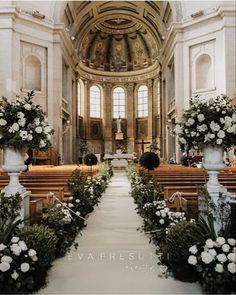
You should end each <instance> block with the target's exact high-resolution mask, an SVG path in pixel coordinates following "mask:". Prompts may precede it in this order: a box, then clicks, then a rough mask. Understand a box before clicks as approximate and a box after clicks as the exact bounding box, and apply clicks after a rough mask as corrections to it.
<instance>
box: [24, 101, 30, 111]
mask: <svg viewBox="0 0 236 295" xmlns="http://www.w3.org/2000/svg"><path fill="white" fill-rule="evenodd" d="M24 108H25V109H26V110H27V111H30V110H31V105H30V104H29V103H26V104H25V105H24Z"/></svg>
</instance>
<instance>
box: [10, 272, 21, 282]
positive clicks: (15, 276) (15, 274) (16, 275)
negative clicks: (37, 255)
mask: <svg viewBox="0 0 236 295" xmlns="http://www.w3.org/2000/svg"><path fill="white" fill-rule="evenodd" d="M11 277H12V278H13V280H17V279H18V277H19V274H18V273H17V272H16V271H15V270H14V272H13V273H12V275H11Z"/></svg>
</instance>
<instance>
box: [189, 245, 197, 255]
mask: <svg viewBox="0 0 236 295" xmlns="http://www.w3.org/2000/svg"><path fill="white" fill-rule="evenodd" d="M188 250H189V252H191V253H192V254H196V253H197V251H198V250H197V247H196V245H194V246H192V247H190V248H189V249H188Z"/></svg>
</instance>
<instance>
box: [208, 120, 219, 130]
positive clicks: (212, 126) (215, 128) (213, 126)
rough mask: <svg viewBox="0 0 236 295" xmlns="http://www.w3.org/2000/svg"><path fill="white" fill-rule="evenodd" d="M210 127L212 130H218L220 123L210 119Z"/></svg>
mask: <svg viewBox="0 0 236 295" xmlns="http://www.w3.org/2000/svg"><path fill="white" fill-rule="evenodd" d="M210 128H211V130H213V131H219V130H220V125H219V124H217V123H215V122H214V121H211V123H210Z"/></svg>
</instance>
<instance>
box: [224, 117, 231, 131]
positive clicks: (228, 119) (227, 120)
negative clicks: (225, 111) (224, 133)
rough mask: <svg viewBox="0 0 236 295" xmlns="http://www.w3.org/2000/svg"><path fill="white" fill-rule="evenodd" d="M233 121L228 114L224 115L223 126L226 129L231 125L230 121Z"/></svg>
mask: <svg viewBox="0 0 236 295" xmlns="http://www.w3.org/2000/svg"><path fill="white" fill-rule="evenodd" d="M232 121H233V119H232V118H231V117H229V116H226V117H225V128H226V129H228V128H229V127H230V125H231V122H232Z"/></svg>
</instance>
